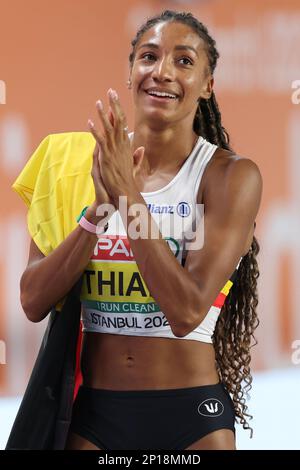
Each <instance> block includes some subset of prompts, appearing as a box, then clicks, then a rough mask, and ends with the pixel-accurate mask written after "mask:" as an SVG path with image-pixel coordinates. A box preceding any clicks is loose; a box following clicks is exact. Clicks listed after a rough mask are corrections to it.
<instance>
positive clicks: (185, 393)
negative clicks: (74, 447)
mask: <svg viewBox="0 0 300 470" xmlns="http://www.w3.org/2000/svg"><path fill="white" fill-rule="evenodd" d="M234 422H235V412H234V408H233V403H232V400H231V398H230V396H229V394H228V392H227V391H226V389H225V387H224V386H223V385H222V384H221V383H219V384H216V385H204V386H199V387H191V388H179V389H178V388H177V389H171V390H128V391H127V390H126V391H116V390H103V389H94V388H89V387H85V386H81V387H80V388H79V391H78V395H77V397H76V400H75V403H74V406H73V415H72V423H71V428H70V429H71V431H73V432H75V433H76V434H78V435H80V436H81V437H83V438H85V439H87V440H88V441H90V442H92V443H93V444H95V445H96V446H97V447H99V448H100V449H103V450H125V449H130V450H140V449H141V450H147V449H156V450H182V449H185V448H186V447H188V446H190V445H191V444H193V443H194V442H196V441H197V440H199V439H201V438H202V437H204V436H205V435H206V434H209V433H211V432H212V431H216V430H218V429H230V430H232V431H233V432H234V433H235V428H234Z"/></svg>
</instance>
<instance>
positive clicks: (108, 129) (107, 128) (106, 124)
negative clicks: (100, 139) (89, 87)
mask: <svg viewBox="0 0 300 470" xmlns="http://www.w3.org/2000/svg"><path fill="white" fill-rule="evenodd" d="M96 108H97V113H98V116H99V118H100V120H101V123H102V126H103V130H104V136H105V138H106V140H107V143H108V144H110V143H111V141H112V138H113V131H114V128H113V126H112V125H111V122H110V120H109V119H108V115H107V114H106V113H105V112H104V109H103V103H102V101H101V100H98V101H97V102H96Z"/></svg>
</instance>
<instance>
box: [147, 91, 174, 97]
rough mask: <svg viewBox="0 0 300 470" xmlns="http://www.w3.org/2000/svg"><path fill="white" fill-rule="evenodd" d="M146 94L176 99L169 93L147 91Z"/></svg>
mask: <svg viewBox="0 0 300 470" xmlns="http://www.w3.org/2000/svg"><path fill="white" fill-rule="evenodd" d="M148 94H149V95H154V96H167V97H168V98H174V99H176V95H171V93H165V92H164V91H148Z"/></svg>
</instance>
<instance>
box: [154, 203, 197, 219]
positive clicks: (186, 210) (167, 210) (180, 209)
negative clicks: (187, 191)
mask: <svg viewBox="0 0 300 470" xmlns="http://www.w3.org/2000/svg"><path fill="white" fill-rule="evenodd" d="M147 207H148V210H149V211H150V213H152V214H175V208H176V212H177V214H178V215H180V216H181V217H188V216H189V215H190V213H191V208H190V205H189V203H188V202H185V201H182V202H179V203H178V204H177V205H174V204H154V203H149V204H147Z"/></svg>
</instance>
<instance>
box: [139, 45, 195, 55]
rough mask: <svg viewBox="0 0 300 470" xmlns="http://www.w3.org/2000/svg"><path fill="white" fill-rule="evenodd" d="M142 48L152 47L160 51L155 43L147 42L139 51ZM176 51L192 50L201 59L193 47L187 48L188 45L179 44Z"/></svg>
mask: <svg viewBox="0 0 300 470" xmlns="http://www.w3.org/2000/svg"><path fill="white" fill-rule="evenodd" d="M142 47H152V48H153V49H159V46H158V44H155V43H154V42H146V43H144V44H142V45H141V46H140V47H139V49H140V48H142ZM175 50H178V51H180V50H185V51H186V50H190V51H193V52H194V53H195V54H196V56H197V57H199V55H198V52H197V51H196V49H195V48H194V47H192V46H186V45H183V44H179V45H178V46H175Z"/></svg>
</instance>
